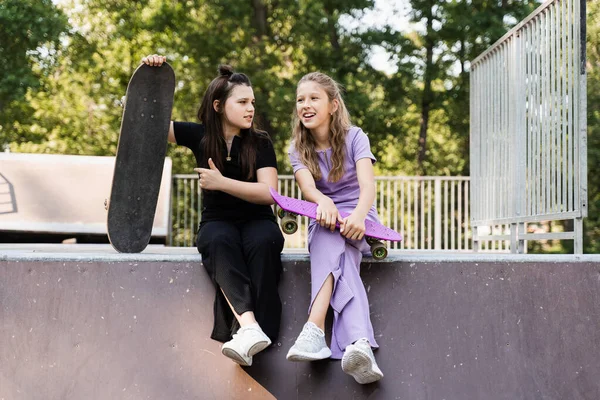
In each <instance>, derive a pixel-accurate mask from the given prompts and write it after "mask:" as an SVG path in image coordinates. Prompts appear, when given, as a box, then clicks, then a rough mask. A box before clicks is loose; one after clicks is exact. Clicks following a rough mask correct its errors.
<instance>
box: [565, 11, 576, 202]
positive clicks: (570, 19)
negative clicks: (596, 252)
mask: <svg viewBox="0 0 600 400" xmlns="http://www.w3.org/2000/svg"><path fill="white" fill-rule="evenodd" d="M575 1H577V0H575ZM567 4H568V7H567V8H568V11H567V19H568V28H567V32H568V33H567V36H568V39H567V40H568V41H569V51H568V53H567V54H568V67H567V69H568V77H569V78H568V87H569V94H568V97H567V101H568V102H569V106H568V108H567V110H568V115H567V120H568V122H567V127H568V128H567V129H568V130H567V132H568V133H567V174H568V179H567V192H568V196H567V209H568V210H569V211H572V210H573V209H574V207H573V197H572V194H573V165H572V163H573V136H574V134H575V132H574V130H573V119H574V115H573V103H574V101H575V96H574V93H573V87H574V82H573V80H574V74H575V68H574V65H573V63H574V60H573V58H574V55H573V52H574V46H573V42H574V39H573V32H572V30H573V22H574V16H573V2H572V0H567Z"/></svg>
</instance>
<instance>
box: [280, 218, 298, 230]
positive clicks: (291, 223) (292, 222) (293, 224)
mask: <svg viewBox="0 0 600 400" xmlns="http://www.w3.org/2000/svg"><path fill="white" fill-rule="evenodd" d="M281 229H282V230H283V233H285V234H287V235H292V234H294V233H296V231H297V230H298V222H297V221H296V218H294V217H292V216H290V215H286V216H284V217H283V219H282V220H281Z"/></svg>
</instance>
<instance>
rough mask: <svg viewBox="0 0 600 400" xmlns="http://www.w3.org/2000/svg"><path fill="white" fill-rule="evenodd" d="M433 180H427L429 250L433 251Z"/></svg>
mask: <svg viewBox="0 0 600 400" xmlns="http://www.w3.org/2000/svg"><path fill="white" fill-rule="evenodd" d="M431 203H432V199H431V179H428V180H427V249H428V250H431V248H432V243H431V242H432V241H433V237H432V235H431V231H432V230H433V229H432V226H431Z"/></svg>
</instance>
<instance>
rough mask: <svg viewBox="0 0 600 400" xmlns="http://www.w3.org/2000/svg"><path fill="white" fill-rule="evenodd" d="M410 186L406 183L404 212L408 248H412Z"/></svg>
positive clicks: (409, 183)
mask: <svg viewBox="0 0 600 400" xmlns="http://www.w3.org/2000/svg"><path fill="white" fill-rule="evenodd" d="M411 188H412V185H411V182H410V181H408V182H406V212H407V214H408V215H407V218H406V236H407V237H408V241H407V243H406V244H407V246H408V247H409V248H413V244H412V229H411V227H412V224H411V221H412V207H411V204H412V189H411Z"/></svg>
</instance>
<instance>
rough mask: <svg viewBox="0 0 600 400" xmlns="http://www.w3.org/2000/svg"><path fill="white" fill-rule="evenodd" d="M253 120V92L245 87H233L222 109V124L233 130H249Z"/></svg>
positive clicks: (250, 88)
mask: <svg viewBox="0 0 600 400" xmlns="http://www.w3.org/2000/svg"><path fill="white" fill-rule="evenodd" d="M253 119H254V91H253V90H252V87H250V86H247V85H235V87H234V88H233V89H232V90H231V94H230V95H229V97H228V98H227V100H226V101H225V106H224V107H223V123H224V124H227V125H229V126H230V127H232V128H235V129H249V128H251V127H252V120H253Z"/></svg>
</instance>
